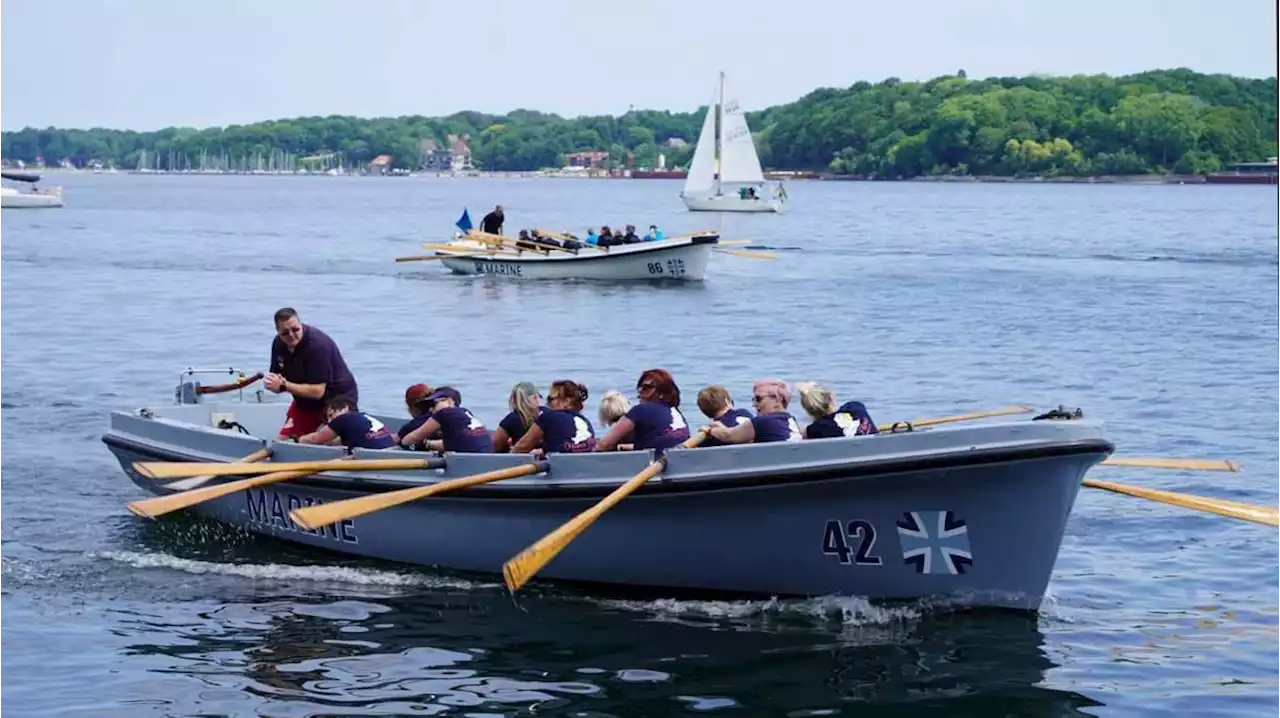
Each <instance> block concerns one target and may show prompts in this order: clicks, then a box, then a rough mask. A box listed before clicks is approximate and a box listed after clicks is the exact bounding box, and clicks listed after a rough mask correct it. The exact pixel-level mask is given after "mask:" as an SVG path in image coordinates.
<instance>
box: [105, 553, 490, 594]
mask: <svg viewBox="0 0 1280 718" xmlns="http://www.w3.org/2000/svg"><path fill="white" fill-rule="evenodd" d="M94 555H95V556H96V557H99V558H105V559H108V560H111V561H117V562H120V563H123V564H127V565H129V566H132V567H134V568H143V569H150V568H158V569H168V570H172V571H182V572H184V573H191V574H197V575H203V574H212V575H218V576H231V577H236V578H248V579H253V580H255V581H278V582H289V581H305V582H309V583H338V584H348V585H356V586H397V587H417V588H428V589H454V590H462V591H471V590H480V589H487V588H496V587H501V586H502V584H501V583H481V582H477V581H467V580H465V579H461V578H451V577H448V576H438V575H431V574H424V573H415V572H404V573H401V572H397V571H382V570H378V569H372V568H360V567H354V566H328V565H313V566H307V565H294V564H284V563H222V562H217V561H198V560H195V559H189V558H179V557H177V556H171V555H169V554H165V553H151V552H147V553H142V552H137V551H102V552H99V553H97V554H94Z"/></svg>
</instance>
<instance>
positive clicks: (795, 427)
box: [708, 379, 803, 444]
mask: <svg viewBox="0 0 1280 718" xmlns="http://www.w3.org/2000/svg"><path fill="white" fill-rule="evenodd" d="M751 391H752V399H751V400H752V402H753V403H754V404H755V407H756V412H757V413H756V415H755V416H753V417H751V420H750V421H740V422H738V424H737V425H736V426H734V427H733V428H729V427H727V426H725V425H724V424H723V423H721V422H718V421H717V422H714V423H712V424H711V426H710V427H709V429H708V433H710V434H711V436H710V437H708V438H713V439H719V440H720V441H723V442H724V443H726V444H749V443H752V442H754V443H757V444H763V443H767V442H772V441H799V440H800V439H802V438H803V435H802V434H801V433H800V425H799V424H797V423H796V420H795V417H793V416H791V414H790V413H789V412H788V411H787V404H789V403H791V387H789V386H787V383H786V382H785V381H782V380H781V379H761V380H759V381H757V382H756V383H755V385H754V386H752V387H751Z"/></svg>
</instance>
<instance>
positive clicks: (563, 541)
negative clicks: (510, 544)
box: [502, 428, 707, 593]
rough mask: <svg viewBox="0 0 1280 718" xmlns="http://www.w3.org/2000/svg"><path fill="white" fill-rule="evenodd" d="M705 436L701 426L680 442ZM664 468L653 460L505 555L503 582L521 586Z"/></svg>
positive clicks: (510, 587) (661, 462)
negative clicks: (593, 501)
mask: <svg viewBox="0 0 1280 718" xmlns="http://www.w3.org/2000/svg"><path fill="white" fill-rule="evenodd" d="M706 438H707V431H706V429H705V428H704V429H701V430H699V431H698V432H696V433H695V434H694V435H693V436H690V437H689V438H688V439H687V440H686V441H685V442H684V443H682V444H680V446H682V447H684V448H686V449H690V448H693V447H695V446H697V445H698V444H701V443H702V442H703V441H705V440H706ZM666 468H667V461H666V459H665V457H664V458H662V459H658V460H657V461H654V462H653V463H651V464H649V465H648V466H647V467H645V469H644V470H643V471H641V472H640V473H638V474H636V475H635V476H633V477H631V479H630V480H628V481H627V482H626V483H625V484H623V485H621V486H619V487H618V488H616V489H614V490H613V491H612V492H611V493H610V494H609V495H608V496H606V497H604V498H603V499H601V500H600V502H599V503H597V504H596V505H595V506H592V507H591V508H589V509H587V510H586V511H583V512H582V513H580V514H578V515H577V516H574V517H573V518H572V519H569V521H567V522H566V523H564V524H563V525H561V526H560V527H559V528H557V529H556V530H555V531H552V532H551V533H549V534H547V535H546V536H543V537H542V538H541V539H539V540H538V541H536V542H535V543H533V544H532V545H531V546H529V547H528V548H526V549H525V550H523V551H521V552H520V553H518V554H516V556H514V557H513V558H511V559H508V560H507V562H506V563H504V564H502V578H503V580H504V581H505V582H506V584H507V589H508V590H510V591H511V592H512V593H515V592H516V591H518V590H520V587H521V586H523V585H524V584H525V583H527V582H528V581H529V579H531V578H533V576H534V574H536V573H537V572H538V571H540V570H542V567H543V566H546V565H547V564H548V563H550V562H551V560H552V559H554V558H555V557H556V556H557V555H559V553H560V552H561V551H563V550H564V549H565V547H566V546H568V545H569V542H571V541H573V540H574V539H575V538H577V537H578V534H580V533H582V532H583V531H585V530H586V529H587V527H588V526H590V525H591V524H592V523H594V522H595V521H596V519H598V518H600V517H601V516H602V515H604V512H606V511H608V510H609V509H610V508H613V506H614V505H615V504H617V503H618V502H619V501H622V500H623V499H625V498H626V497H627V496H628V495H630V494H631V493H632V492H633V491H635V490H636V489H638V488H640V487H641V486H643V485H644V484H645V483H646V482H647V481H649V479H652V478H653V477H655V476H657V475H658V474H660V473H662V471H663V470H664V469H666Z"/></svg>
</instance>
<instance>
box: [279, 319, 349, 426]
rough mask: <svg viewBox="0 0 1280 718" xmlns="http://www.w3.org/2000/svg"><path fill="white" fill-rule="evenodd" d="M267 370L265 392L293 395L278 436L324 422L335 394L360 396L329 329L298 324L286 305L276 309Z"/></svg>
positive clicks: (299, 322)
mask: <svg viewBox="0 0 1280 718" xmlns="http://www.w3.org/2000/svg"><path fill="white" fill-rule="evenodd" d="M275 325H276V336H275V339H273V340H272V341H271V370H270V371H269V372H267V375H266V377H264V378H263V385H264V386H266V387H267V391H270V392H274V393H276V394H283V393H286V392H287V393H288V394H290V395H291V396H292V397H293V401H292V402H291V403H290V404H289V410H288V413H287V414H286V416H285V421H284V426H282V427H281V428H280V438H281V439H292V440H294V441H297V439H298V437H300V436H303V435H304V434H310V433H311V432H313V431H315V430H316V429H318V428H320V425H321V424H323V423H325V419H326V417H325V402H326V401H328V400H329V399H332V398H334V397H336V396H346V397H349V398H350V399H351V401H352V402H357V403H358V402H359V401H360V391H359V388H358V387H357V386H356V378H355V376H354V375H352V373H351V370H350V369H348V368H347V363H346V361H344V360H343V358H342V352H341V351H339V350H338V345H337V344H336V343H335V342H334V341H333V339H331V338H330V337H329V335H328V334H325V333H324V332H322V331H320V330H319V329H317V328H316V327H313V326H310V325H306V324H303V323H302V320H301V319H300V318H299V317H298V312H297V311H296V310H294V309H293V308H292V307H284V308H282V309H280V310H278V311H277V312H276V313H275Z"/></svg>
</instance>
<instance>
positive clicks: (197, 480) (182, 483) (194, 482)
mask: <svg viewBox="0 0 1280 718" xmlns="http://www.w3.org/2000/svg"><path fill="white" fill-rule="evenodd" d="M268 456H271V450H270V449H258V450H257V451H255V452H253V453H252V454H249V455H248V456H246V457H244V458H242V459H239V461H243V462H245V463H249V464H252V463H254V462H256V461H262V460H263V459H265V458H267V457H268ZM213 478H214V477H213V476H212V475H208V474H206V475H205V476H192V477H191V478H189V479H180V480H178V481H175V482H173V483H171V484H165V485H164V487H165V488H166V489H173V490H174V491H186V490H188V489H194V488H196V487H198V486H204V485H205V484H207V483H209V482H210V481H212V480H213Z"/></svg>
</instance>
